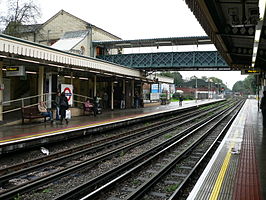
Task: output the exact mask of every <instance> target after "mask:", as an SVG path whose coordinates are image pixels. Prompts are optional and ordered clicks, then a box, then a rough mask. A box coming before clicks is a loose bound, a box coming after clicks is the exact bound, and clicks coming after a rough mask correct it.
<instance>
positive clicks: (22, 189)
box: [0, 105, 224, 199]
mask: <svg viewBox="0 0 266 200" xmlns="http://www.w3.org/2000/svg"><path fill="white" fill-rule="evenodd" d="M222 106H224V105H222ZM215 109H218V108H215ZM197 117H198V116H195V117H194V118H197ZM191 128H192V129H193V127H191ZM171 129H173V128H168V129H167V131H169V130H171ZM164 131H166V130H164ZM162 133H163V131H159V133H158V134H162ZM153 137H154V138H155V137H157V136H153ZM150 139H151V138H149V137H147V138H146V139H144V140H141V139H140V140H138V141H136V142H135V143H133V144H131V145H125V146H123V147H121V148H119V149H117V150H115V151H113V152H112V151H111V152H108V153H105V154H103V155H101V156H97V158H93V159H91V160H88V161H85V162H82V163H80V164H78V165H76V166H71V167H69V168H67V169H65V170H62V171H60V172H54V173H51V174H49V175H47V176H44V177H41V178H39V179H36V180H33V181H29V182H27V183H25V184H22V185H20V186H17V187H14V188H12V189H10V190H7V191H5V192H4V194H0V199H1V198H12V197H13V196H14V195H16V194H17V193H20V194H23V193H25V192H28V191H30V190H32V189H34V188H37V187H40V186H42V185H44V184H47V183H49V182H52V181H54V180H56V179H58V178H61V177H63V176H66V175H69V174H71V173H73V172H75V171H78V170H80V168H83V167H86V166H89V165H93V164H95V163H99V162H101V161H102V160H105V159H107V158H109V157H110V156H114V155H117V154H119V153H120V152H121V151H126V150H128V149H131V148H134V147H136V146H139V145H140V144H143V143H145V142H147V141H149V140H150Z"/></svg>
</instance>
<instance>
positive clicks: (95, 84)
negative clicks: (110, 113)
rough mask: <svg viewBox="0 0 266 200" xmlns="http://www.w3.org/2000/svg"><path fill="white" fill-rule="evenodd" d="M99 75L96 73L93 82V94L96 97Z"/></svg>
mask: <svg viewBox="0 0 266 200" xmlns="http://www.w3.org/2000/svg"><path fill="white" fill-rule="evenodd" d="M96 86H97V76H96V75H94V82H93V96H94V97H96V95H97V87H96Z"/></svg>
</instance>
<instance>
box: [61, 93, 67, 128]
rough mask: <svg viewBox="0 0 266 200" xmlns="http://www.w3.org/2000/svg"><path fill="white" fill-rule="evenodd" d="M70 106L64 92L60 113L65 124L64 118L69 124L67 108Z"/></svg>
mask: <svg viewBox="0 0 266 200" xmlns="http://www.w3.org/2000/svg"><path fill="white" fill-rule="evenodd" d="M68 108H69V105H68V100H67V97H66V95H65V93H64V92H62V93H61V96H60V115H61V119H60V120H61V124H63V119H65V120H66V123H67V124H68V119H66V110H67V109H68Z"/></svg>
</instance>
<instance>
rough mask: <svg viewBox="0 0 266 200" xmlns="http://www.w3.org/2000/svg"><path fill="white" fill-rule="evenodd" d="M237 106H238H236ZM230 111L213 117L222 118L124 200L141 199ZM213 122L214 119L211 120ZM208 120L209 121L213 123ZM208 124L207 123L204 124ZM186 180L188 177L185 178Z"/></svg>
mask: <svg viewBox="0 0 266 200" xmlns="http://www.w3.org/2000/svg"><path fill="white" fill-rule="evenodd" d="M237 106H238V105H237ZM237 106H235V107H234V108H232V109H230V111H232V110H233V109H235V108H236V107H237ZM230 111H226V112H227V113H226V115H225V116H222V115H223V114H224V113H225V112H224V113H221V114H219V115H218V116H216V117H215V119H218V118H219V117H221V116H222V118H220V119H219V121H217V122H216V123H215V124H214V125H212V126H211V127H210V128H209V129H208V130H207V131H205V133H204V134H203V135H202V136H201V137H200V138H199V139H197V140H196V141H194V142H193V143H192V144H190V145H189V146H188V147H187V148H186V149H185V150H183V151H182V152H181V153H180V154H179V155H178V156H177V157H176V158H175V159H174V160H173V161H171V162H170V163H168V164H167V165H166V166H165V167H164V168H162V169H161V170H160V171H159V172H158V173H157V174H156V175H154V176H153V177H152V178H151V179H150V180H149V181H147V182H145V184H143V185H142V186H141V187H138V188H137V190H135V191H134V192H133V193H131V194H130V195H129V196H128V197H126V198H125V199H126V200H137V199H139V198H140V197H143V196H144V194H145V193H146V192H147V191H148V190H150V188H151V187H152V186H153V185H154V184H155V183H157V182H158V181H159V180H160V179H161V178H162V177H163V176H165V175H166V174H167V173H169V171H170V170H171V169H172V168H173V167H174V166H176V165H177V163H178V162H180V161H181V160H183V158H184V157H187V156H188V154H189V153H190V152H191V151H192V150H193V149H195V148H196V147H197V146H198V145H199V144H201V142H202V141H203V140H204V139H205V138H206V137H208V136H209V135H210V134H211V133H212V131H213V130H214V129H215V128H216V127H217V125H219V124H220V123H222V122H223V120H224V119H225V118H227V117H228V116H229V115H230V114H231V113H230ZM213 120H214V119H213ZM213 120H210V121H213ZM206 124H208V122H207V123H206ZM206 124H204V125H206ZM187 179H188V177H187Z"/></svg>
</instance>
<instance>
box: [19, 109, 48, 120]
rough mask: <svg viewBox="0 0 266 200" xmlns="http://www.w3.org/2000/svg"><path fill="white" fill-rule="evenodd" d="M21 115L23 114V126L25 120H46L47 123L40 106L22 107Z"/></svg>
mask: <svg viewBox="0 0 266 200" xmlns="http://www.w3.org/2000/svg"><path fill="white" fill-rule="evenodd" d="M21 114H22V124H24V119H29V120H32V119H38V118H44V122H46V116H43V115H41V113H40V111H39V109H38V105H34V106H29V107H22V108H21Z"/></svg>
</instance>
